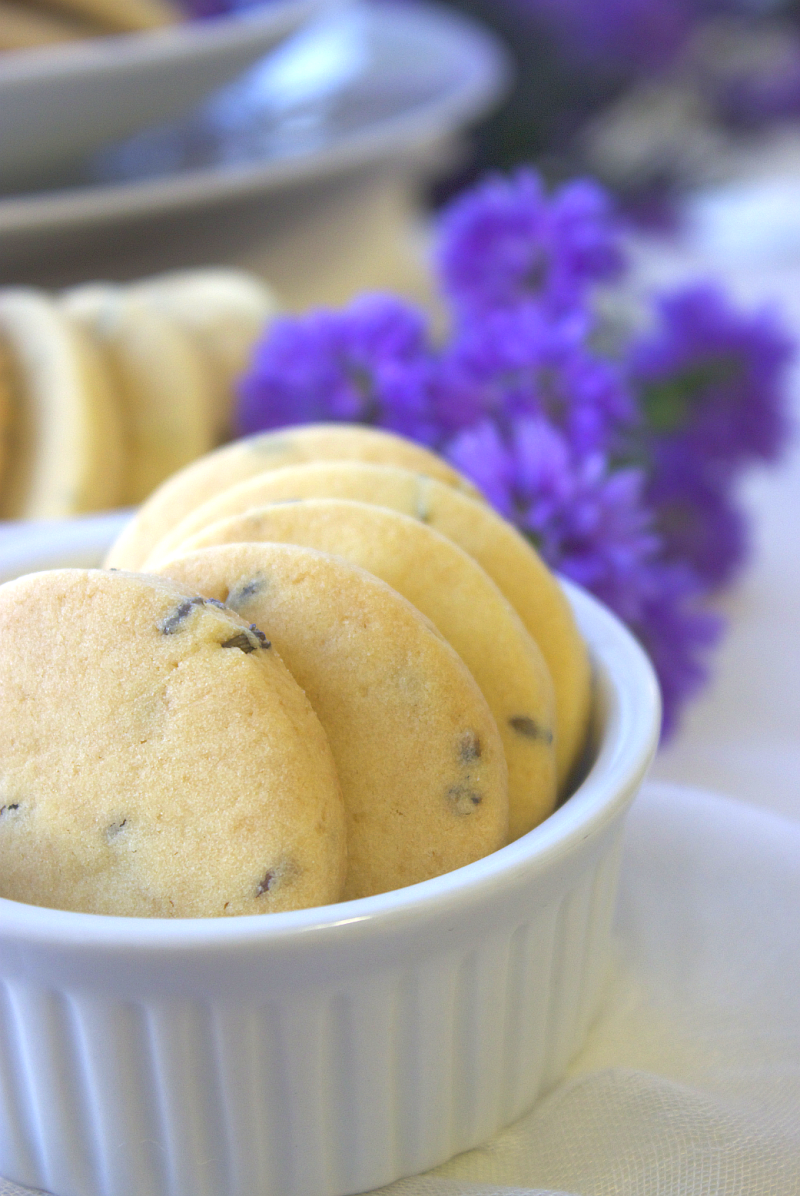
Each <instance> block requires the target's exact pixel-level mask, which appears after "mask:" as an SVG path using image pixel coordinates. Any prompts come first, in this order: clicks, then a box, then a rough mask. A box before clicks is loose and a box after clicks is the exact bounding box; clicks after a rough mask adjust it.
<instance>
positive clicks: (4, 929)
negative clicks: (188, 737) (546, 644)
mask: <svg viewBox="0 0 800 1196" xmlns="http://www.w3.org/2000/svg"><path fill="white" fill-rule="evenodd" d="M561 581H562V584H563V585H564V587H565V589H566V590H567V593H568V596H569V598H570V601H571V603H572V605H573V608H574V610H575V613H576V616H577V619H578V622H579V624H581V625H582V630H583V631H584V633H585V632H586V626H585V625H586V624H587V623H588V624H589V625H590V627H591V630H592V634H590V635H589V636H588V637H587V638H588V639H589V643H590V648H591V650H592V655H593V663H594V667H595V673H596V681H597V683H598V686H599V688H600V689H602V690H603V691H604V694H603V696H604V699H605V702H606V705H607V712H606V727H605V732H604V736H603V741H602V743H601V745H600V749H599V751H598V754H597V757H596V759H595V761H594V763H593V764H592V766H591V769H590V771H589V773H588V775H587V776H586V778H585V780H584V781H583V782H582V784H581V785H579V787H578V788H577V789H576V791H575V792H574V793H573V794H572V795H571V796H570V797H569V798H568V799H567V800H566V801H565V802H564V803H563V804H562V805H561V806H560V807H559V808H558V809H557V810H555V811H554V813H553V814H551V815H550V816H549V818H546V819H545V821H544V822H542V823H541V824H540V825H539V826H538V827H535V828H534V829H533V830H532V831H529V832H528V833H527V834H526V835H523V836H522V837H521V838H519V839H517V840H515V841H514V842H513V843H509V844H508V845H507V846H506V847H502V848H500V849H499V850H498V851H495V852H492V853H491V855H488V856H485V857H484V858H483V859H480V860H476V861H475V862H474V863H471V864H467V865H465V866H464V867H462V868H457V869H455V870H454V871H451V872H446V873H444V874H443V875H441V876H436V877H433V878H432V879H430V880H425V881H421V882H419V883H418V884H414V885H409V886H407V887H406V888H403V889H393V890H390V891H389V892H387V893H379V894H376V895H375V896H372V897H362V898H358V899H357V900H354V901H348V902H340V903H337V904H335V905H325V906H315V907H313V908H310V909H302V910H292V911H289V912H286V913H270V914H252V915H242V916H238V917H231V918H140V917H119V916H113V915H108V914H90V913H81V912H76V911H72V910H58V909H51V908H49V907H46V906H38V905H28V904H25V903H23V902H18V901H13V900H11V899H9V898H0V940H2V939H4V940H5V941H6V942H7V943H10V942H12V941H13V942H22V941H25V942H26V943H28V944H31V945H33V944H36V945H38V946H40V947H45V946H49V945H52V946H58V947H60V948H64V947H68V946H74V947H81V948H84V949H86V948H91V947H93V946H94V947H97V948H108V947H115V948H119V949H126V950H134V951H136V950H145V951H148V952H152V951H155V952H158V951H159V949H162V950H164V951H169V952H174V951H175V950H176V949H177V950H188V951H194V950H199V951H204V950H207V949H208V948H210V947H211V948H213V947H215V946H219V947H226V948H229V947H237V946H241V947H250V946H253V945H255V944H259V945H262V946H265V945H267V944H269V943H275V944H276V945H277V943H278V942H279V941H285V940H286V939H287V938H288V939H292V938H296V939H300V938H302V939H305V938H306V937H307V936H308V934H309V933H310V932H314V931H320V930H326V931H327V930H329V929H331V928H334V927H335V928H338V931H339V933H342V932H345V933H346V932H347V928H348V927H352V928H359V927H363V926H364V924H365V923H368V924H369V925H370V928H371V929H372V928H373V925H374V924H378V925H380V926H385V925H386V924H387V922H392V923H394V922H396V921H397V919H398V918H399V919H400V920H403V921H404V920H406V919H407V918H414V919H416V918H418V917H419V916H420V915H421V914H425V913H426V912H433V911H434V910H436V911H437V912H441V911H442V910H443V908H447V907H452V906H454V905H456V904H460V903H461V902H462V901H463V900H464V898H465V897H468V896H472V897H474V896H475V895H476V894H478V893H480V894H482V895H485V896H488V894H489V892H491V893H496V892H498V891H499V890H507V889H509V888H514V887H515V886H516V885H517V884H518V883H519V881H520V879H521V878H527V877H529V876H530V875H532V874H534V873H537V872H545V871H547V870H549V869H550V868H551V867H552V866H553V865H554V864H557V863H558V861H559V860H562V859H565V858H566V857H568V856H570V855H571V854H573V852H574V851H575V849H576V848H577V847H579V846H580V844H581V843H582V842H583V841H585V840H587V839H590V838H594V837H596V836H598V835H600V834H602V832H603V830H604V829H605V828H606V827H607V826H608V825H609V824H610V823H612V822H614V821H615V820H616V818H617V817H618V816H619V813H620V811H621V810H623V809H624V808H625V806H627V805H628V803H629V802H630V801H631V800H632V797H633V796H634V794H635V792H636V790H637V788H638V786H639V784H640V783H641V781H642V780H643V779H644V776H645V773H646V771H647V768H648V766H649V764H650V761H651V759H652V756H653V753H654V751H655V747H656V745H657V742H658V736H659V731H660V723H661V701H660V694H659V689H658V682H657V680H656V678H655V674H654V671H653V668H652V666H651V664H650V661H649V660H648V658H647V656H646V655H645V653H644V651H643V649H642V648H641V647H640V646H639V644H638V643H637V641H636V640H635V639H634V637H633V636H632V635H631V633H630V632H629V631H628V630H627V628H626V627H624V625H623V624H622V623H621V622H620V621H619V619H617V618H616V616H615V615H614V614H612V613H611V612H610V611H609V610H608V609H607V608H606V607H604V606H603V605H602V604H601V603H600V602H598V601H597V600H596V599H595V598H593V597H592V596H591V595H589V594H587V593H586V592H585V591H583V590H581V589H580V588H579V587H578V586H575V585H572V584H570V583H569V582H567V581H566V580H565V579H563V578H562V579H561ZM610 661H613V666H612V667H610V666H609V662H610Z"/></svg>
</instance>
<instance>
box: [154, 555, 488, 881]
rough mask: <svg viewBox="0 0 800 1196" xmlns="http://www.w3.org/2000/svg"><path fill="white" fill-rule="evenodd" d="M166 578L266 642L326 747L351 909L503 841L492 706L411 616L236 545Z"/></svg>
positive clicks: (330, 561)
mask: <svg viewBox="0 0 800 1196" xmlns="http://www.w3.org/2000/svg"><path fill="white" fill-rule="evenodd" d="M164 571H165V573H166V574H167V575H168V576H169V577H172V578H173V579H174V580H176V581H178V582H179V583H180V584H181V585H184V586H187V587H189V588H190V589H192V590H198V591H200V592H201V593H203V594H206V595H208V596H209V597H211V598H218V599H220V600H222V601H223V602H226V603H228V604H229V605H231V606H232V607H233V608H234V609H236V610H238V611H239V612H240V613H241V614H242V615H243V616H244V618H245V619H247V620H250V619H252V620H253V621H254V622H255V623H257V624H258V625H259V626H264V627H267V628H268V629H269V634H270V637H271V638H272V641H273V643H274V644H275V645H276V647H277V648H278V651H279V652H280V654H281V657H282V659H283V660H284V661H285V662H286V665H287V667H288V668H289V670H290V672H291V674H292V676H293V677H294V678H295V680H296V681H298V682H299V683H300V685H301V686H302V687H303V689H304V690H305V692H306V695H307V696H308V698H309V700H310V702H311V705H312V706H313V708H314V710H315V711H316V713H317V716H318V717H319V720H320V722H321V723H322V726H323V728H324V729H325V732H326V733H327V736H328V741H329V743H330V745H331V750H332V752H333V756H334V759H335V761H336V768H337V772H338V774H339V781H340V783H341V786H342V794H343V796H344V804H345V810H346V815H347V855H348V868H347V880H346V883H345V890H344V896H345V898H354V897H367V896H369V895H370V894H372V893H383V892H385V891H386V890H388V889H397V888H402V887H403V886H404V885H409V884H414V883H416V882H417V881H422V880H427V879H428V878H429V877H431V876H439V875H440V874H441V873H442V872H449V871H451V870H452V869H454V868H460V867H461V866H462V865H464V864H468V863H471V862H472V861H473V860H477V859H480V858H481V857H482V856H484V855H488V854H489V852H491V851H495V850H496V849H497V848H498V847H502V846H503V844H504V843H505V842H506V838H507V835H508V771H507V768H506V762H505V757H504V754H503V745H502V743H501V740H500V736H499V734H498V732H497V727H496V725H495V722H494V719H493V718H492V715H491V713H490V711H489V708H488V706H487V704H486V700H485V698H484V697H483V695H482V694H481V692H480V690H479V689H478V687H477V685H476V684H475V681H474V680H473V678H472V676H471V675H470V673H469V671H468V670H467V668H466V667H465V665H464V664H463V662H462V661H461V660H460V659H459V657H458V656H457V654H456V653H455V652H454V651H453V649H452V648H451V647H450V645H449V644H448V643H447V642H446V641H445V640H444V639H443V638H442V637H441V635H439V633H438V632H437V631H436V630H435V629H434V628H433V627H432V626H431V625H430V623H429V622H428V620H427V619H425V618H423V616H422V615H421V614H420V613H419V611H418V610H416V609H415V608H414V607H413V606H412V605H411V603H410V602H408V601H406V599H405V598H402V597H401V596H400V595H399V594H397V593H396V592H395V591H394V590H392V589H391V588H390V587H389V586H387V585H386V584H385V583H384V582H382V581H379V580H378V578H376V577H374V576H373V575H372V574H370V573H366V572H365V571H364V570H363V569H359V568H357V567H356V566H354V565H351V564H349V563H348V562H347V561H343V560H341V559H340V558H337V557H332V556H328V555H327V554H323V553H320V552H314V551H312V550H311V549H308V548H300V547H298V546H297V545H294V544H233V545H226V546H223V547H218V548H208V549H205V550H203V551H200V552H197V553H193V554H191V555H189V556H186V557H181V558H177V559H175V560H173V561H171V562H169V563H167V564H165V566H164Z"/></svg>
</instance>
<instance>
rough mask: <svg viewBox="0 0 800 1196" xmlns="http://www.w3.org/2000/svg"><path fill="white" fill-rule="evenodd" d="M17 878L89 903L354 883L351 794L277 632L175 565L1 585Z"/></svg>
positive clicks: (99, 908) (277, 896)
mask: <svg viewBox="0 0 800 1196" xmlns="http://www.w3.org/2000/svg"><path fill="white" fill-rule="evenodd" d="M0 645H1V646H2V650H0V699H1V700H2V704H3V720H2V723H1V724H0V760H1V761H2V798H1V800H0V893H2V895H3V896H4V897H10V898H12V899H14V900H16V901H25V902H29V903H33V904H35V905H46V906H51V907H55V908H59V909H73V910H82V911H85V912H89V913H103V914H122V915H136V916H150V917H214V916H223V915H229V914H258V913H268V912H273V911H277V910H286V909H296V908H302V907H305V906H312V905H319V904H323V903H325V902H329V901H335V900H337V899H338V897H339V895H340V893H341V885H342V883H343V879H344V867H345V843H344V807H343V805H342V801H341V793H340V790H339V786H338V781H337V778H336V773H335V766H334V763H333V759H332V756H331V754H330V748H329V747H328V743H327V739H326V737H325V734H324V732H323V730H322V728H321V726H320V724H319V721H318V719H317V718H316V716H315V715H314V713H313V711H312V709H311V707H310V705H309V703H308V700H307V698H306V697H305V695H304V694H303V692H302V690H301V689H300V687H299V686H298V685H297V683H296V682H295V681H294V680H293V679H292V677H291V676H290V674H289V672H288V670H287V669H286V667H285V666H284V665H283V664H282V662H281V661H280V659H279V657H278V655H277V652H276V651H275V649H273V648H271V647H270V646H268V641H267V640H266V639H265V637H264V635H263V634H262V633H261V632H260V631H259V630H257V629H255V628H251V627H249V625H248V624H247V623H245V622H244V620H242V619H241V618H239V616H238V615H236V614H234V613H233V612H232V611H229V610H225V609H221V608H220V607H219V606H218V605H214V604H211V603H209V602H208V601H207V600H205V599H203V598H199V597H197V596H196V595H191V594H190V593H189V592H187V591H186V590H184V589H182V588H181V587H180V586H177V585H175V584H174V583H172V582H169V581H167V580H166V579H165V578H154V577H145V576H141V575H133V574H125V573H108V572H104V571H102V570H82V569H63V570H53V571H50V572H46V573H37V574H29V575H28V576H27V577H23V578H20V579H18V580H17V581H13V582H9V583H7V584H6V585H4V586H2V587H0Z"/></svg>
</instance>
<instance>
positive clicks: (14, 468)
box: [0, 288, 124, 519]
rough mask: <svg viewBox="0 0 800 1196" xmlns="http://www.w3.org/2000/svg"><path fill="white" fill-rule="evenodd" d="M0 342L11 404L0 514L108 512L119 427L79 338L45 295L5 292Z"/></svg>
mask: <svg viewBox="0 0 800 1196" xmlns="http://www.w3.org/2000/svg"><path fill="white" fill-rule="evenodd" d="M0 340H1V341H2V342H3V344H4V350H5V352H6V354H7V359H8V363H9V366H10V371H11V379H12V389H13V397H14V404H13V405H14V412H13V417H12V428H11V447H10V452H9V459H8V476H7V478H6V482H5V485H4V489H3V499H2V503H1V504H0V507H1V508H2V515H3V516H4V517H5V518H10V519H58V518H61V517H62V516H65V515H79V514H82V513H84V512H87V511H96V510H101V509H102V508H104V507H113V506H114V505H115V504H116V503H117V501H118V498H119V491H120V485H121V482H122V470H123V460H124V457H123V444H122V427H121V422H120V418H119V414H118V411H117V407H116V404H115V402H114V395H113V393H112V390H111V387H110V384H109V381H108V379H107V377H106V374H105V371H104V370H103V367H102V363H101V361H100V359H99V357H98V354H97V352H96V350H95V349H94V347H93V346H92V345H91V343H90V342H89V340H88V338H87V337H86V335H85V334H84V333H83V331H82V330H81V329H80V328H78V327H77V326H76V325H75V324H74V323H73V322H72V321H71V320H70V319H69V318H68V316H67V315H66V314H65V313H64V312H62V311H61V310H59V308H58V306H57V305H56V304H55V303H54V302H53V300H51V299H50V298H48V296H46V295H44V294H42V293H41V292H39V291H34V290H26V289H23V288H19V289H17V288H11V289H9V290H5V291H0Z"/></svg>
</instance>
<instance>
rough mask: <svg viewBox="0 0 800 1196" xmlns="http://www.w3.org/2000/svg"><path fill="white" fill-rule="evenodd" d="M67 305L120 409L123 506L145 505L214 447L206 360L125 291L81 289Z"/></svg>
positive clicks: (95, 287)
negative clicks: (100, 363)
mask: <svg viewBox="0 0 800 1196" xmlns="http://www.w3.org/2000/svg"><path fill="white" fill-rule="evenodd" d="M61 304H62V306H63V308H64V310H65V311H66V312H67V313H68V314H69V315H70V316H71V317H72V318H73V319H74V320H75V321H77V322H78V323H79V324H80V325H81V327H82V328H83V329H84V331H85V332H86V334H87V336H89V337H90V338H91V340H92V342H93V343H94V345H95V347H96V349H97V351H98V353H100V354H101V356H102V359H103V362H104V365H105V368H106V372H107V374H108V377H109V380H110V382H111V385H112V387H113V390H114V393H115V396H116V399H117V402H118V405H119V410H120V415H121V418H122V421H123V428H124V432H125V446H126V467H125V471H124V481H123V487H122V494H121V496H120V502H121V504H122V505H124V506H129V505H133V504H134V503H139V502H142V500H143V499H145V498H147V496H148V495H149V494H151V493H152V492H153V490H155V488H156V486H158V485H159V484H160V483H161V482H163V481H164V479H165V478H167V477H170V476H171V475H172V474H173V473H174V472H175V471H176V470H178V469H181V468H182V467H183V466H184V465H187V464H188V463H189V462H190V461H194V460H195V459H196V458H197V457H199V456H201V455H202V454H203V453H206V452H208V450H209V449H210V448H211V447H212V446H213V443H214V436H213V431H212V424H211V418H210V414H209V408H210V401H211V400H210V395H211V390H210V383H209V381H208V378H207V375H206V371H205V369H204V366H203V362H202V361H201V359H200V357H199V355H198V353H197V351H196V349H195V348H194V346H193V345H192V343H191V341H190V340H189V338H188V337H187V336H186V334H185V333H183V332H181V330H180V329H178V328H174V327H173V326H172V324H170V322H169V321H168V320H167V319H165V317H164V316H162V315H160V314H159V313H158V312H154V311H151V310H150V309H149V308H148V307H147V305H146V304H144V303H142V302H141V300H138V299H136V298H135V297H132V296H131V295H129V294H128V292H127V290H126V289H124V288H122V287H115V286H110V285H103V284H90V285H88V286H85V287H76V288H75V289H74V290H71V291H67V292H66V293H65V294H64V296H63V297H62V299H61Z"/></svg>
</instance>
